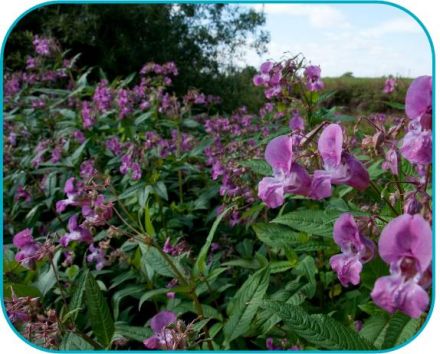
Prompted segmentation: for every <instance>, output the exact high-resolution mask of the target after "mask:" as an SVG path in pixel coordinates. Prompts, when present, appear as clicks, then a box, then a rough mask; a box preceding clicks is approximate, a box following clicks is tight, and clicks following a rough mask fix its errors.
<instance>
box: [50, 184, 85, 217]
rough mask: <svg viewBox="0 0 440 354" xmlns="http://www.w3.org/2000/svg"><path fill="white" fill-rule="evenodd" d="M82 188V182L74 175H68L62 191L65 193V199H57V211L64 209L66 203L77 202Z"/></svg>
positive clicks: (73, 203) (60, 211) (72, 203)
mask: <svg viewBox="0 0 440 354" xmlns="http://www.w3.org/2000/svg"><path fill="white" fill-rule="evenodd" d="M82 188H83V185H82V183H80V182H77V181H76V179H75V177H70V178H69V179H68V180H67V181H66V183H65V185H64V193H66V195H67V199H63V200H59V201H58V202H57V203H56V210H57V213H62V212H63V211H64V210H66V208H67V206H68V205H75V204H77V202H78V200H77V199H78V197H79V196H80V194H81V193H82Z"/></svg>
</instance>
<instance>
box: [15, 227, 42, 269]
mask: <svg viewBox="0 0 440 354" xmlns="http://www.w3.org/2000/svg"><path fill="white" fill-rule="evenodd" d="M12 243H13V244H14V246H15V247H17V248H18V249H19V251H18V252H17V254H16V255H15V260H16V261H17V262H19V263H21V265H22V266H23V267H26V268H33V267H34V265H35V261H36V260H37V259H38V257H39V255H38V251H39V250H40V247H41V245H40V244H39V243H38V242H36V241H35V240H34V238H33V237H32V231H31V229H24V230H22V231H20V232H19V233H17V234H16V235H15V236H14V238H13V240H12Z"/></svg>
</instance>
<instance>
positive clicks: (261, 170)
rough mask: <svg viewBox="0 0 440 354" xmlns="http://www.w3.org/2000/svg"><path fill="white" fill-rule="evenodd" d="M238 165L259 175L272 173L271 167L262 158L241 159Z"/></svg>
mask: <svg viewBox="0 0 440 354" xmlns="http://www.w3.org/2000/svg"><path fill="white" fill-rule="evenodd" d="M240 165H242V166H244V167H248V168H249V169H250V170H251V171H252V172H254V173H256V174H257V175H260V176H270V175H272V168H271V167H270V165H269V164H268V163H267V162H266V161H264V160H247V161H241V162H240Z"/></svg>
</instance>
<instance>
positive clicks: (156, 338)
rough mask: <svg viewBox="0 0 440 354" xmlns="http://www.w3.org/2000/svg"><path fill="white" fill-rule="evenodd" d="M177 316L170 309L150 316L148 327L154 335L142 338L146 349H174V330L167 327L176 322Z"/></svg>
mask: <svg viewBox="0 0 440 354" xmlns="http://www.w3.org/2000/svg"><path fill="white" fill-rule="evenodd" d="M176 321H177V316H176V314H175V313H174V312H171V311H161V312H159V313H158V314H157V315H155V316H154V317H152V318H151V320H150V327H151V329H152V330H153V332H154V335H153V336H151V337H150V338H147V339H145V340H144V345H145V347H147V348H148V349H165V350H166V349H175V348H174V347H175V344H176V343H175V340H174V330H173V329H169V328H167V327H168V326H169V325H171V324H173V323H176Z"/></svg>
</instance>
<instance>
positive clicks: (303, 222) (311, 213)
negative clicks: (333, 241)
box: [272, 210, 341, 237]
mask: <svg viewBox="0 0 440 354" xmlns="http://www.w3.org/2000/svg"><path fill="white" fill-rule="evenodd" d="M340 215H341V212H340V211H336V210H298V211H294V212H291V213H287V214H284V215H281V216H279V217H277V218H275V219H274V220H272V222H273V223H276V224H282V225H286V226H289V227H291V228H292V229H295V230H298V231H303V232H306V233H308V234H312V235H318V236H324V237H332V234H333V224H334V222H335V220H336V219H337V218H338V217H339V216H340Z"/></svg>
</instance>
